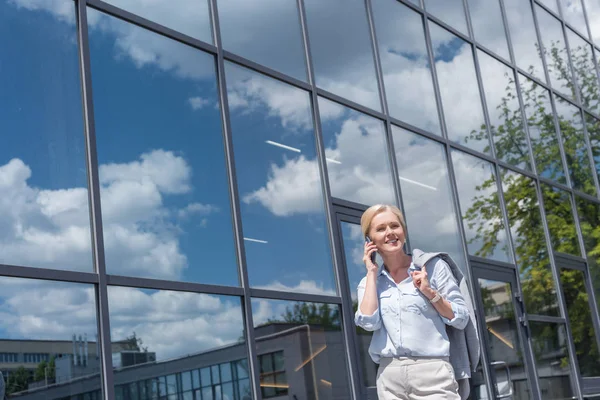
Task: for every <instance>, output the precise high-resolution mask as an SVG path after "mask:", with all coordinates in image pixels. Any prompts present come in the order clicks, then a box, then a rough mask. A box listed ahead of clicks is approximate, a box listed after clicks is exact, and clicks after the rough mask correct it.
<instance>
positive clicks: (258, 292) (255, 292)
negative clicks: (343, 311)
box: [250, 288, 342, 305]
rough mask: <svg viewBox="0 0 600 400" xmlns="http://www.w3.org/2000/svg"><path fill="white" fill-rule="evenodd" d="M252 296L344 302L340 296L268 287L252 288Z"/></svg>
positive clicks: (315, 301)
mask: <svg viewBox="0 0 600 400" xmlns="http://www.w3.org/2000/svg"><path fill="white" fill-rule="evenodd" d="M250 296H252V297H253V298H261V299H270V300H291V301H302V302H307V303H330V304H340V305H341V304H342V298H341V297H340V296H329V295H323V294H310V293H296V292H280V291H277V290H268V289H253V288H250Z"/></svg>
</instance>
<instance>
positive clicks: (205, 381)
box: [200, 367, 212, 387]
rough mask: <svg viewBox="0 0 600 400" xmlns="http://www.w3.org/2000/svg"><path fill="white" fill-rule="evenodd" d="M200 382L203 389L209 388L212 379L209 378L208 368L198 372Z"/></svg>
mask: <svg viewBox="0 0 600 400" xmlns="http://www.w3.org/2000/svg"><path fill="white" fill-rule="evenodd" d="M200 377H201V379H200V382H201V383H202V386H203V387H206V386H210V385H211V384H212V379H211V377H210V367H206V368H202V369H201V370H200Z"/></svg>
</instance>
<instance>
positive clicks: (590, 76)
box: [567, 29, 600, 112]
mask: <svg viewBox="0 0 600 400" xmlns="http://www.w3.org/2000/svg"><path fill="white" fill-rule="evenodd" d="M567 39H568V40H569V49H570V50H571V64H572V65H573V68H574V70H575V77H576V79H577V86H578V89H579V94H580V97H581V103H582V105H583V106H585V107H587V108H589V109H590V110H592V111H595V112H599V111H600V103H599V101H598V96H599V93H600V87H598V75H597V74H596V68H595V64H594V55H593V53H592V46H590V45H589V44H588V43H587V42H586V41H585V40H583V39H582V38H581V37H580V36H579V35H577V34H575V33H574V32H573V31H572V30H570V29H567Z"/></svg>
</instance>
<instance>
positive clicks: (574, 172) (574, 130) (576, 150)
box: [555, 97, 596, 195]
mask: <svg viewBox="0 0 600 400" xmlns="http://www.w3.org/2000/svg"><path fill="white" fill-rule="evenodd" d="M555 99H556V113H557V116H558V123H559V125H560V132H561V134H562V140H563V146H564V150H565V157H566V160H567V165H568V167H569V174H570V176H571V184H572V185H573V187H574V188H575V189H578V190H581V191H582V192H585V193H588V194H591V195H595V194H596V184H595V182H594V177H593V175H592V174H593V173H594V171H593V169H592V166H591V165H590V158H589V155H588V150H587V143H586V140H585V132H584V131H583V120H582V118H581V111H579V108H577V107H575V106H573V105H572V104H571V103H569V102H567V101H566V100H563V99H561V98H560V97H555Z"/></svg>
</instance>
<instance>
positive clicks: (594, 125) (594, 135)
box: [585, 113, 600, 180]
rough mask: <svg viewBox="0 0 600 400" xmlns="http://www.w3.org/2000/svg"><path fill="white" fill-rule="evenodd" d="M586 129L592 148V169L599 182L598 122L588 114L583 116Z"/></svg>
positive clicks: (599, 141) (599, 139)
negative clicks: (594, 169) (594, 170)
mask: <svg viewBox="0 0 600 400" xmlns="http://www.w3.org/2000/svg"><path fill="white" fill-rule="evenodd" d="M585 119H586V128H587V133H588V138H589V140H590V144H591V146H592V156H593V157H594V167H595V168H596V173H597V174H598V179H599V180H600V121H598V120H597V119H596V118H594V117H592V116H591V115H589V114H587V113H586V114H585Z"/></svg>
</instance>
